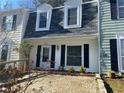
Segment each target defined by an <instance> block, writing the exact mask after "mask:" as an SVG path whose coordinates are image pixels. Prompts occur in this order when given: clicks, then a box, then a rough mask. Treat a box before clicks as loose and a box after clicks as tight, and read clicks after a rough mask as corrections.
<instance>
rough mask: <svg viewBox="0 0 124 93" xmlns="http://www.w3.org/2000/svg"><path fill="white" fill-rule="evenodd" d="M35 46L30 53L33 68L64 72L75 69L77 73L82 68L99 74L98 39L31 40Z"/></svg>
mask: <svg viewBox="0 0 124 93" xmlns="http://www.w3.org/2000/svg"><path fill="white" fill-rule="evenodd" d="M30 41H31V44H32V45H33V46H34V47H33V48H32V50H31V53H30V59H31V60H33V64H32V67H33V68H41V69H54V70H58V69H60V68H61V67H63V68H64V70H68V69H70V67H73V68H74V69H75V70H76V71H79V70H80V67H81V66H82V67H84V68H86V71H87V72H98V71H99V63H98V56H99V52H98V49H99V48H98V37H97V35H92V36H75V37H61V38H60V37H58V38H48V37H46V38H38V39H36V38H35V39H30Z"/></svg>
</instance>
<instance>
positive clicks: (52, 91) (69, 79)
mask: <svg viewBox="0 0 124 93" xmlns="http://www.w3.org/2000/svg"><path fill="white" fill-rule="evenodd" d="M22 84H25V83H22ZM26 93H99V92H98V88H97V82H96V80H95V77H87V76H68V75H46V76H42V77H39V78H37V79H35V80H33V81H32V84H31V85H30V86H28V87H27V89H26Z"/></svg>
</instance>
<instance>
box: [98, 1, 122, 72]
mask: <svg viewBox="0 0 124 93" xmlns="http://www.w3.org/2000/svg"><path fill="white" fill-rule="evenodd" d="M100 6H101V9H100V13H101V16H100V24H101V25H100V45H101V47H100V48H101V55H102V56H101V72H107V71H109V70H114V71H116V72H124V53H123V52H124V51H123V50H124V40H123V37H124V19H123V18H124V0H101V1H100Z"/></svg>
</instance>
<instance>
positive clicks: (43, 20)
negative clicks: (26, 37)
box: [39, 12, 47, 28]
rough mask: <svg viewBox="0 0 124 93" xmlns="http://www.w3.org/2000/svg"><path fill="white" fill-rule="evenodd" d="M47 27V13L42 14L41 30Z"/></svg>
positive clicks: (40, 20)
mask: <svg viewBox="0 0 124 93" xmlns="http://www.w3.org/2000/svg"><path fill="white" fill-rule="evenodd" d="M46 26H47V12H43V13H40V19H39V28H46Z"/></svg>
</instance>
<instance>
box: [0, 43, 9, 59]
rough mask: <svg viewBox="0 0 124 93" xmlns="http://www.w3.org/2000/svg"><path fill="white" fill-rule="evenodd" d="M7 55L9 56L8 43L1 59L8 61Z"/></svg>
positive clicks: (3, 48) (3, 49) (4, 46)
mask: <svg viewBox="0 0 124 93" xmlns="http://www.w3.org/2000/svg"><path fill="white" fill-rule="evenodd" d="M7 57H8V45H3V47H2V51H1V60H2V61H7Z"/></svg>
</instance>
